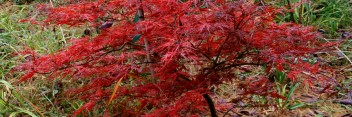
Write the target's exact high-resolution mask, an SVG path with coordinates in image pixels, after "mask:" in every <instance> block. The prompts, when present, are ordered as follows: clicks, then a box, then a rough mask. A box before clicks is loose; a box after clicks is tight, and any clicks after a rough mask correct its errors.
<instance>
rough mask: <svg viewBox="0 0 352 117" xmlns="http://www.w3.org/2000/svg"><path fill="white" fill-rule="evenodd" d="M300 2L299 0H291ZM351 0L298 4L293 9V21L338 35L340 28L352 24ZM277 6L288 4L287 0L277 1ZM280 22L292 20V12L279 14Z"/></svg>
mask: <svg viewBox="0 0 352 117" xmlns="http://www.w3.org/2000/svg"><path fill="white" fill-rule="evenodd" d="M290 2H291V3H295V4H299V0H290ZM348 3H349V0H312V1H310V2H308V3H303V4H301V5H298V6H297V7H295V8H294V9H293V15H294V16H293V17H294V19H293V21H295V22H296V23H301V24H304V25H313V26H316V27H318V28H321V29H324V30H326V32H327V33H328V34H331V35H332V36H337V34H338V33H336V31H338V30H339V29H346V28H349V27H350V26H351V24H352V20H351V16H352V12H351V5H350V4H348ZM276 5H277V6H286V5H287V2H286V0H283V1H281V2H277V3H276ZM277 18H278V21H279V22H287V21H292V19H290V13H286V14H285V15H281V16H278V17H277Z"/></svg>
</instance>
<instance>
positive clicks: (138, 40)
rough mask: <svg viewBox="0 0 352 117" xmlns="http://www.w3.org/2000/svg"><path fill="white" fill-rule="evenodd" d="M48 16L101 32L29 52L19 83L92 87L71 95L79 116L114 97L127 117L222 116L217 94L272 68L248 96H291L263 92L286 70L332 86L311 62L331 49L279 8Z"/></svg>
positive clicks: (88, 4)
mask: <svg viewBox="0 0 352 117" xmlns="http://www.w3.org/2000/svg"><path fill="white" fill-rule="evenodd" d="M46 10H47V11H46V12H47V19H46V20H44V21H43V22H44V23H45V24H54V25H69V26H74V27H83V25H85V24H87V23H89V25H90V26H92V27H93V28H94V27H97V28H98V29H99V30H101V31H100V33H99V34H98V35H97V36H94V37H90V36H85V37H82V38H78V39H72V43H71V44H70V46H68V47H66V48H64V49H62V50H60V51H58V52H56V53H54V54H47V55H42V54H39V53H35V52H34V51H29V52H27V53H26V54H31V56H32V59H31V60H30V61H27V62H25V63H23V64H21V65H20V66H18V67H17V68H16V70H18V71H25V72H26V74H25V75H23V76H22V77H21V79H20V81H25V80H27V79H30V78H32V77H33V76H34V75H35V74H37V75H39V74H44V75H47V76H48V77H50V78H69V79H72V81H77V80H79V79H85V80H83V81H88V82H89V83H86V84H85V85H84V86H82V87H77V88H76V89H70V90H67V94H70V95H75V96H79V97H81V99H83V100H86V101H87V102H86V103H85V105H84V106H82V107H81V108H80V109H78V110H77V111H76V112H75V113H74V115H78V114H79V113H81V112H82V111H83V110H85V109H88V110H90V109H92V108H93V107H94V106H97V105H100V106H101V105H102V104H105V105H110V104H112V103H111V101H112V100H115V102H116V103H114V105H112V106H114V107H116V108H115V110H110V111H115V114H116V115H120V116H133V115H149V116H168V115H183V116H184V115H197V114H199V113H206V112H207V111H208V110H209V109H208V107H210V108H211V109H210V110H211V111H212V112H211V113H212V115H213V116H216V113H215V110H214V109H215V108H214V105H213V104H214V103H213V102H212V101H211V98H210V96H211V95H209V94H211V92H210V88H211V87H212V86H217V85H219V84H222V83H225V82H230V81H232V80H233V79H236V78H238V74H239V73H242V72H251V70H250V69H247V67H248V66H251V68H258V69H261V68H263V67H265V69H264V71H265V72H263V73H262V74H260V75H259V76H256V77H252V78H248V79H249V80H251V81H249V82H252V83H251V84H249V85H248V86H247V89H246V90H244V92H243V94H251V95H254V94H256V95H263V96H271V97H275V98H283V97H282V96H280V95H277V93H275V92H274V91H273V90H272V89H273V88H274V87H269V86H270V85H264V84H267V83H270V81H268V80H267V79H268V74H269V73H270V72H271V71H273V70H278V71H282V72H286V73H287V74H288V76H289V78H290V79H291V81H297V82H300V81H308V82H316V81H325V80H327V79H326V78H325V77H323V76H321V75H319V74H318V73H319V65H318V64H313V65H312V64H309V63H307V62H306V61H304V60H303V59H302V58H303V57H305V58H307V57H308V55H310V54H314V53H315V52H317V51H321V50H322V49H325V48H326V47H328V46H329V44H326V43H322V42H320V41H319V40H318V38H319V34H318V33H316V32H315V29H314V28H312V27H304V26H301V25H298V24H294V23H283V24H277V23H276V22H275V21H274V18H275V15H276V14H278V13H280V10H279V9H276V8H272V7H269V6H257V5H254V4H250V3H247V2H244V1H227V0H98V1H91V0H87V1H84V0H82V1H80V2H72V4H67V5H64V6H59V7H54V8H48V9H46ZM106 25H107V26H106ZM302 73H305V74H302ZM297 75H299V77H296V76H297ZM312 75H314V76H315V77H312ZM264 86H268V87H264ZM110 106H111V105H110ZM106 111H107V112H109V109H106ZM207 114H209V113H207Z"/></svg>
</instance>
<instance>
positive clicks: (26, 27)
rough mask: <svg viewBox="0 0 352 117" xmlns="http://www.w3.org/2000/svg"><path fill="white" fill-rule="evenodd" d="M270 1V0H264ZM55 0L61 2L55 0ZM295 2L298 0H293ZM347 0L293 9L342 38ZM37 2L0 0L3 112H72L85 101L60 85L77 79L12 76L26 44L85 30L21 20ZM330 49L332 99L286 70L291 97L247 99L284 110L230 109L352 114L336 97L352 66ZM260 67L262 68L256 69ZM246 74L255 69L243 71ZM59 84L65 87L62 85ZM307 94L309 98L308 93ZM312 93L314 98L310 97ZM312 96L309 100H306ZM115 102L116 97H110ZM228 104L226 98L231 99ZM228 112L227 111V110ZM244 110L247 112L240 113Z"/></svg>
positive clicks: (48, 44)
mask: <svg viewBox="0 0 352 117" xmlns="http://www.w3.org/2000/svg"><path fill="white" fill-rule="evenodd" d="M265 1H268V0H265ZM53 2H54V4H56V2H59V1H55V0H53ZM291 2H292V3H295V2H298V0H291ZM346 2H347V0H312V2H311V3H308V4H302V5H301V6H299V7H297V8H296V9H295V10H294V19H293V20H294V21H295V22H297V23H302V24H303V25H313V26H316V27H317V28H321V29H324V30H326V33H325V35H324V36H325V37H326V38H329V39H331V38H333V39H339V38H340V32H339V30H344V31H348V32H349V31H351V25H352V20H350V19H351V16H352V15H351V13H352V12H351V6H350V5H349V4H346ZM271 3H272V4H274V5H278V6H283V5H285V4H287V3H286V2H282V1H278V0H276V1H273V2H267V4H271ZM34 4H35V3H33V4H31V5H15V4H12V3H11V2H4V0H3V1H2V0H0V29H2V31H1V30H0V77H1V78H0V116H69V115H70V114H72V112H73V111H74V110H76V109H78V108H79V107H81V106H82V105H83V104H84V102H83V101H81V100H79V99H71V100H64V99H65V96H64V95H63V94H62V90H64V89H68V88H70V87H72V86H70V85H82V84H79V83H77V84H74V83H72V82H70V81H69V80H62V81H55V80H54V81H52V82H50V81H49V80H46V78H45V76H42V77H38V78H36V79H35V80H32V81H28V82H27V83H26V84H20V83H18V81H17V80H18V76H19V74H14V75H9V74H8V73H9V72H10V70H11V69H12V68H13V67H15V66H16V64H18V63H19V62H21V61H23V60H24V59H25V57H21V56H15V53H16V52H18V51H20V50H24V49H26V48H30V49H33V50H35V51H37V52H38V53H42V54H47V53H53V52H55V51H57V50H59V49H61V48H62V47H64V46H65V45H66V44H67V42H66V41H68V40H69V39H71V38H76V37H79V36H81V34H82V30H79V29H75V28H67V27H65V26H57V27H45V28H43V27H40V26H38V25H32V24H30V23H19V22H18V21H19V20H20V19H24V18H28V17H29V16H30V17H35V18H38V17H37V16H38V15H36V14H39V12H37V11H35V10H34V6H33V5H34ZM289 18H290V17H289V14H286V15H282V16H278V19H277V21H278V22H285V21H289ZM351 44H352V42H351V39H346V40H345V42H343V43H341V44H340V45H339V46H338V48H339V49H341V51H342V52H344V53H345V54H346V55H347V56H348V57H349V58H352V48H351ZM341 51H334V52H326V56H325V57H323V56H322V55H320V56H321V57H322V58H324V60H326V61H328V62H330V63H332V64H333V63H334V62H336V61H342V64H339V65H335V66H333V67H335V68H336V69H341V72H342V73H341V74H339V77H340V79H339V81H338V82H339V83H340V84H339V85H341V86H339V87H336V89H335V90H337V91H339V93H338V94H337V95H336V96H335V99H333V98H326V97H327V95H326V94H317V93H308V91H307V90H310V89H307V88H306V87H301V86H302V85H299V86H298V85H297V84H290V83H287V82H285V81H284V79H285V75H284V74H278V75H277V76H279V77H278V79H276V81H275V82H276V83H277V90H278V91H279V92H280V93H281V94H282V95H283V96H286V98H287V99H288V100H279V99H278V100H275V99H270V98H265V97H260V96H253V97H250V98H248V100H247V102H252V103H259V104H265V103H275V104H276V105H277V106H279V107H281V108H282V109H281V110H282V111H280V112H275V109H273V108H272V107H243V108H232V109H231V110H229V112H230V113H232V114H233V115H234V114H236V113H240V112H244V111H248V112H249V111H251V110H259V111H258V112H256V113H257V114H262V115H267V116H280V113H281V114H283V113H285V114H288V115H302V116H306V115H310V114H311V113H313V114H312V116H325V115H331V116H341V115H343V114H346V113H352V107H351V105H342V104H337V103H333V100H336V99H342V98H345V97H346V96H347V92H348V91H351V90H352V89H351V88H350V87H351V84H352V80H351V78H352V77H351V76H352V68H351V65H350V64H349V63H348V62H346V60H345V59H341V60H340V59H339V56H338V55H337V53H338V52H341ZM258 72H261V71H258ZM245 75H246V76H248V75H251V74H245ZM236 82H237V83H238V82H240V81H234V83H228V84H225V85H221V86H219V87H217V88H216V89H215V90H214V91H215V92H216V96H215V97H216V100H217V102H219V104H220V102H221V100H224V101H225V102H231V101H233V100H234V99H236V98H238V97H237V96H238V89H237V87H236V86H235V85H236ZM60 84H62V85H63V86H61V87H60ZM63 88H64V89H63ZM306 95H308V98H307V96H306ZM309 96H311V97H309ZM307 100H308V101H307ZM312 100H314V101H313V102H310V101H312ZM111 103H112V104H114V103H115V102H111ZM227 104H228V103H227ZM94 110H96V111H94V112H89V113H86V115H87V116H96V115H98V114H99V113H102V112H103V110H101V109H94ZM224 112H226V111H224ZM240 114H242V115H245V114H244V113H240Z"/></svg>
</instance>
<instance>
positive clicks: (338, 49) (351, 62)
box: [323, 38, 352, 65]
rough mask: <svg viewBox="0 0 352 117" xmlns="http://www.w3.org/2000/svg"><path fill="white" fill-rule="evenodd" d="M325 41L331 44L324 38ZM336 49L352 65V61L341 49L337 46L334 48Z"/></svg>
mask: <svg viewBox="0 0 352 117" xmlns="http://www.w3.org/2000/svg"><path fill="white" fill-rule="evenodd" d="M323 39H324V40H325V41H327V42H330V41H329V40H327V39H325V38H323ZM334 48H335V49H336V50H337V51H339V52H340V53H341V54H342V55H343V56H344V57H345V58H346V59H347V60H348V62H350V64H351V65H352V61H351V59H350V58H349V57H348V56H347V55H346V54H345V53H344V52H343V51H342V50H341V49H340V48H338V47H337V46H334Z"/></svg>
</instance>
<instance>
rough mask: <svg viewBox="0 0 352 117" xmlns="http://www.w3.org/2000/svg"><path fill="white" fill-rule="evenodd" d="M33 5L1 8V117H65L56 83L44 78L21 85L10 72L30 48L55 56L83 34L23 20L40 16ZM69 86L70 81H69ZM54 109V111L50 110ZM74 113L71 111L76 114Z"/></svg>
mask: <svg viewBox="0 0 352 117" xmlns="http://www.w3.org/2000/svg"><path fill="white" fill-rule="evenodd" d="M36 14H38V12H37V11H35V9H34V6H33V5H14V4H12V3H10V2H4V3H3V4H0V29H1V30H2V32H1V33H0V77H1V79H0V116H20V115H30V116H61V115H63V114H62V113H63V112H59V111H60V110H59V108H58V107H57V106H56V105H55V102H54V101H55V100H56V98H60V97H56V96H57V95H58V94H59V93H61V92H59V90H58V89H55V85H56V84H57V83H56V82H55V81H54V82H48V80H45V78H44V77H42V78H38V79H36V80H35V81H30V82H29V83H28V84H26V85H23V84H18V81H17V80H18V75H15V76H10V75H9V74H8V73H9V71H10V70H11V69H12V68H13V67H15V65H16V64H17V63H18V62H20V61H23V60H24V58H25V57H22V56H16V55H15V54H16V53H17V52H18V51H19V50H24V49H27V48H30V49H33V50H35V51H36V52H38V53H42V54H45V53H52V52H55V51H57V50H59V49H60V48H62V47H63V46H65V45H66V40H68V39H71V38H77V37H79V36H80V35H78V34H79V30H76V29H73V28H66V27H64V26H62V27H46V28H43V27H40V26H38V25H33V24H30V23H20V22H19V20H21V19H24V18H28V16H31V17H33V16H37V15H36ZM67 82H69V81H67ZM47 107H50V108H47ZM72 110H74V109H73V108H71V110H69V109H68V110H67V111H72ZM67 114H68V113H65V115H67Z"/></svg>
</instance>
